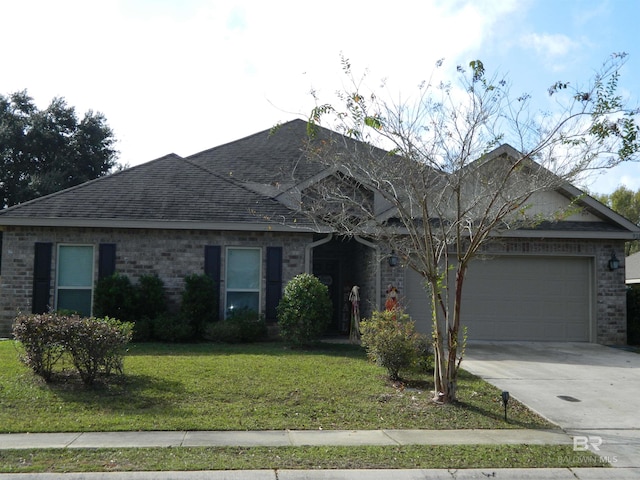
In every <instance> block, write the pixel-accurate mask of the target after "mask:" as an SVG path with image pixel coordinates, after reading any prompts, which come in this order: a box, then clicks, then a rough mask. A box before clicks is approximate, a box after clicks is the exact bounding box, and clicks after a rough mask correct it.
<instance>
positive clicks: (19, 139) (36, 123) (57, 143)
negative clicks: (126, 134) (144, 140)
mask: <svg viewBox="0 0 640 480" xmlns="http://www.w3.org/2000/svg"><path fill="white" fill-rule="evenodd" d="M114 144H115V138H114V136H113V132H112V131H111V129H110V128H109V126H108V125H107V121H106V119H105V117H104V115H102V114H101V113H94V112H93V111H91V110H90V111H88V112H87V113H86V114H85V115H84V117H83V118H82V119H81V120H79V119H78V117H77V115H76V113H75V109H74V108H73V107H69V106H68V105H67V103H66V102H65V100H64V99H63V98H54V99H53V100H52V101H51V104H50V105H49V106H48V107H47V108H46V109H45V110H39V109H38V108H37V107H36V105H35V104H34V101H33V99H32V98H31V97H30V96H29V95H28V94H27V92H26V90H24V91H21V92H16V93H13V94H10V95H8V96H7V97H5V96H2V95H0V208H4V207H8V206H11V205H15V204H17V203H21V202H25V201H27V200H31V199H33V198H36V197H39V196H42V195H47V194H49V193H53V192H56V191H58V190H62V189H64V188H68V187H72V186H74V185H78V184H80V183H82V182H85V181H87V180H92V179H94V178H98V177H100V176H103V175H106V174H107V173H109V172H110V171H112V169H113V168H114V167H115V166H116V158H117V151H116V150H115V149H114Z"/></svg>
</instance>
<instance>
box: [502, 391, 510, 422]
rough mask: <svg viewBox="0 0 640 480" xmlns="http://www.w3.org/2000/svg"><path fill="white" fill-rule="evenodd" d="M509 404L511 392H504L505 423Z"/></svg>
mask: <svg viewBox="0 0 640 480" xmlns="http://www.w3.org/2000/svg"><path fill="white" fill-rule="evenodd" d="M507 403H509V392H507V391H503V392H502V405H504V421H505V422H506V421H507Z"/></svg>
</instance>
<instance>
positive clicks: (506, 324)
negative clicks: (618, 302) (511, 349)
mask: <svg viewBox="0 0 640 480" xmlns="http://www.w3.org/2000/svg"><path fill="white" fill-rule="evenodd" d="M591 270H592V269H591V259H590V258H585V257H538V256H536V257H533V256H529V257H511V256H504V257H493V258H491V259H488V260H474V261H473V262H472V263H471V265H470V268H469V271H468V274H467V279H466V281H465V285H464V290H463V299H464V300H463V304H462V321H463V325H466V327H467V332H468V338H469V340H526V341H563V342H564V341H571V342H588V341H589V337H590V336H589V330H590V323H591V322H590V318H591V310H592V300H591V298H592V295H591V284H592V273H591ZM406 285H407V292H406V294H407V297H408V300H407V303H408V305H407V310H408V311H409V313H410V314H411V315H412V316H413V317H414V318H415V320H416V322H417V323H418V324H419V329H420V330H421V331H423V332H425V333H426V332H428V331H429V330H430V321H429V319H428V308H429V305H428V302H425V298H426V296H425V294H424V293H423V292H424V290H423V289H422V288H421V286H420V279H419V277H418V276H417V275H416V274H415V273H413V272H412V273H411V274H409V276H408V278H407V283H406ZM416 295H420V297H416Z"/></svg>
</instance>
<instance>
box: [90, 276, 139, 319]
mask: <svg viewBox="0 0 640 480" xmlns="http://www.w3.org/2000/svg"><path fill="white" fill-rule="evenodd" d="M93 313H94V315H95V316H97V317H110V318H117V319H118V320H126V321H133V320H135V318H136V313H137V312H136V289H135V287H134V286H133V285H132V284H131V281H130V280H129V277H127V276H126V275H122V274H120V273H114V274H113V275H110V276H108V277H103V278H101V279H99V280H98V281H97V282H96V287H95V290H94V294H93Z"/></svg>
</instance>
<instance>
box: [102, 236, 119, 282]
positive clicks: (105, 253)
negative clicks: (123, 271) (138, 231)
mask: <svg viewBox="0 0 640 480" xmlns="http://www.w3.org/2000/svg"><path fill="white" fill-rule="evenodd" d="M114 273H116V244H115V243H101V244H100V249H99V255H98V278H99V279H100V278H104V277H110V276H111V275H113V274H114Z"/></svg>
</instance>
